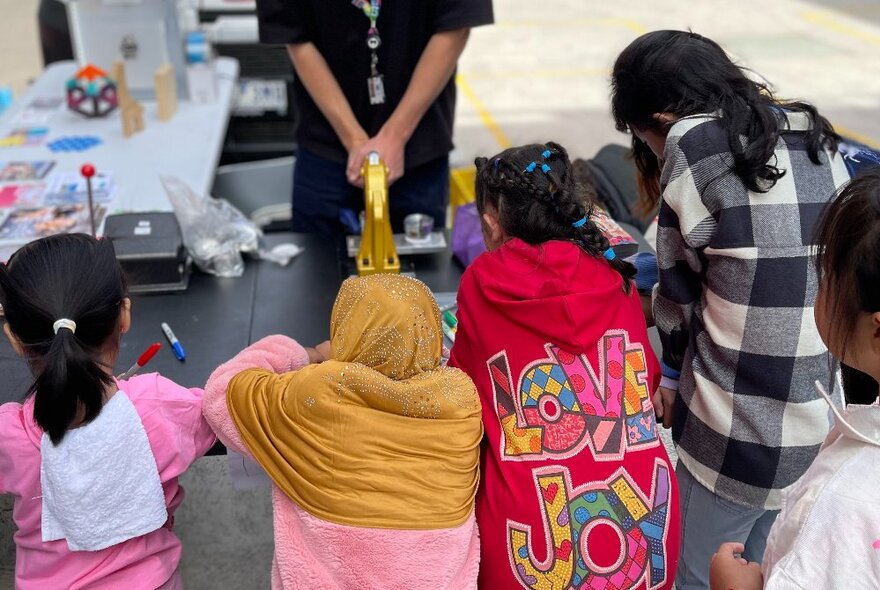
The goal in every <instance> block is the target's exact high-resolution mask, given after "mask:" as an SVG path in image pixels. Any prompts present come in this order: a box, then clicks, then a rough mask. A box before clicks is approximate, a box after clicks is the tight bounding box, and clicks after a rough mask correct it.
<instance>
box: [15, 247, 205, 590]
mask: <svg viewBox="0 0 880 590" xmlns="http://www.w3.org/2000/svg"><path fill="white" fill-rule="evenodd" d="M0 303H2V305H3V310H4V312H5V316H6V323H5V325H4V331H5V332H6V336H7V337H8V338H9V341H10V342H11V344H12V347H13V348H14V349H15V351H16V352H17V353H18V354H20V355H22V356H24V357H26V358H27V359H28V361H29V363H30V365H31V367H32V370H33V372H34V385H33V387H32V389H31V394H30V395H29V396H28V398H27V399H26V400H25V401H24V402H23V403H7V404H4V405H2V406H0V493H4V494H11V495H12V496H13V498H14V509H13V518H14V520H15V524H16V526H17V528H18V531H17V532H16V534H15V544H16V560H15V587H16V588H17V589H19V590H29V589H32V588H33V589H40V590H44V589H46V588H71V589H77V588H90V589H101V588H106V589H111V588H126V590H140V589H144V590H153V589H155V588H163V589H164V588H181V587H182V584H181V580H180V576H179V574H178V571H177V566H178V563H179V562H180V554H181V543H180V540H179V539H178V538H177V536H176V535H175V534H174V532H173V531H172V524H173V521H174V518H173V514H174V511H175V510H176V509H177V507H178V506H179V505H180V503H181V502H182V501H183V489H182V488H181V487H180V486H179V485H178V483H177V478H178V476H179V475H180V474H181V473H183V472H184V471H186V469H187V468H188V467H189V466H190V464H191V463H192V462H193V461H195V459H197V458H198V457H200V456H202V455H203V454H204V453H205V452H206V451H207V450H208V449H209V448H210V447H211V446H212V445H213V444H214V441H215V437H214V434H213V433H212V431H211V429H210V428H209V427H208V425H207V424H206V423H205V421H204V420H203V419H202V415H201V406H202V403H201V402H202V400H201V397H202V392H201V391H200V390H198V389H186V388H183V387H180V386H179V385H176V384H175V383H173V382H171V381H169V380H167V379H164V378H162V377H160V376H159V375H156V374H152V375H143V376H140V377H135V378H132V379H130V380H127V381H120V380H117V379H114V377H113V374H112V368H113V365H114V363H115V361H116V357H117V354H118V352H119V341H120V338H121V337H122V335H123V334H125V332H127V331H128V329H129V326H130V325H131V314H130V308H131V302H130V300H129V299H128V298H127V297H126V291H125V279H124V277H123V273H122V269H121V267H120V266H119V264H118V262H117V261H116V256H115V254H114V251H113V245H112V244H111V243H110V241H109V240H100V241H98V240H95V239H94V238H92V237H89V236H86V235H82V234H69V235H60V236H52V237H49V238H45V239H42V240H38V241H36V242H33V243H31V244H29V245H27V246H25V247H23V248H21V249H20V250H19V251H18V252H16V253H15V254H14V255H13V256H12V258H11V259H10V261H9V264H8V265H7V266H3V265H0Z"/></svg>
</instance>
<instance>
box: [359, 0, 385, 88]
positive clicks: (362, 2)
mask: <svg viewBox="0 0 880 590" xmlns="http://www.w3.org/2000/svg"><path fill="white" fill-rule="evenodd" d="M351 3H352V4H353V5H354V6H355V8H357V9H359V10H361V11H362V12H363V13H364V15H365V16H366V17H367V18H368V19H370V29H369V30H368V31H367V49H369V50H370V77H369V78H367V87H368V89H369V91H370V104H382V103H384V102H385V88H384V85H383V81H382V74H380V73H379V55H378V54H377V53H376V50H378V49H379V46H380V45H382V38H381V37H380V36H379V28H378V27H377V26H376V21H377V20H379V9H381V8H382V0H351Z"/></svg>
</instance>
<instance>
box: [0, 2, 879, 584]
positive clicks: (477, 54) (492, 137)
mask: <svg viewBox="0 0 880 590" xmlns="http://www.w3.org/2000/svg"><path fill="white" fill-rule="evenodd" d="M36 3H37V2H36V0H0V15H2V19H0V85H10V86H12V88H13V89H14V90H15V91H16V93H20V91H21V90H22V89H23V88H24V87H25V86H26V84H27V81H28V80H29V79H31V78H33V77H35V76H36V75H38V73H39V70H40V63H41V62H40V59H39V52H38V44H37V41H36V25H35V14H36ZM495 8H496V17H497V24H496V25H495V26H493V27H484V28H481V29H478V30H475V31H473V33H472V35H471V39H470V43H469V45H468V49H467V51H466V53H465V55H464V56H463V58H462V60H461V62H460V68H459V78H458V82H459V101H458V113H457V117H456V144H457V146H458V147H457V149H456V151H455V152H454V153H453V162H454V163H455V164H458V165H467V164H468V163H470V162H472V161H473V158H474V157H475V156H477V155H486V156H488V155H491V154H494V153H496V152H497V151H499V150H500V149H502V148H504V147H507V146H510V145H517V144H521V143H526V142H534V141H547V140H551V139H552V140H555V141H558V142H559V143H561V144H563V145H565V146H566V147H567V148H568V149H569V151H570V152H571V153H572V155H574V156H583V157H589V156H591V155H592V154H594V153H595V152H596V150H597V149H598V148H600V147H601V146H602V145H604V144H606V143H609V142H618V143H625V142H627V138H626V137H625V136H623V135H621V134H619V133H618V132H617V131H615V130H614V126H613V123H612V121H611V118H610V116H609V108H608V96H609V90H608V77H609V71H610V68H611V65H612V63H613V60H614V58H615V56H616V55H617V54H618V53H619V52H620V50H621V49H623V47H625V46H626V45H627V44H628V43H629V42H630V41H631V40H632V39H634V38H635V37H636V36H638V35H639V34H641V33H643V32H646V31H648V30H652V29H658V28H691V29H693V30H694V31H697V32H699V33H701V34H704V35H706V36H708V37H711V38H713V39H715V40H716V41H718V42H719V43H721V44H722V45H723V46H725V47H726V48H727V49H728V50H729V51H730V52H731V53H732V54H734V55H735V56H737V58H738V59H739V60H741V62H742V63H743V64H744V65H747V66H749V67H750V68H751V69H752V70H753V71H755V72H756V73H757V74H759V75H762V76H764V77H766V79H767V80H769V81H770V82H771V83H772V84H773V86H774V88H775V89H776V92H777V93H778V94H779V95H780V96H783V97H788V98H803V99H806V100H809V101H811V102H814V103H815V104H816V105H817V106H818V107H819V109H820V110H821V112H822V113H823V114H825V116H827V117H828V118H829V119H831V121H832V122H833V123H834V124H835V125H836V126H837V127H838V129H839V130H840V131H841V132H843V133H845V134H847V135H849V136H851V137H854V138H856V139H859V140H861V141H863V142H865V143H868V144H872V145H875V146H878V145H880V116H878V115H880V60H877V59H876V58H875V57H874V56H875V55H876V53H877V51H878V48H880V0H816V1H814V2H806V1H800V0H775V1H773V2H766V1H758V0H739V1H737V2H728V1H726V0H725V1H721V0H705V1H703V2H672V1H669V0H661V1H656V2H648V1H646V0H641V1H636V0H617V1H615V2H597V1H592V2H584V1H583V0H544V1H543V2H540V3H535V2H533V1H526V0H495ZM190 385H195V384H190ZM228 469H229V468H228V464H227V461H226V459H225V458H224V457H212V458H206V459H202V460H200V461H198V462H197V463H196V464H195V466H194V467H193V468H192V469H191V470H190V471H189V472H188V473H187V474H186V475H185V476H184V477H183V481H184V486H185V487H186V489H187V500H186V502H184V505H183V507H182V508H181V510H180V511H179V512H178V517H177V522H176V528H177V530H178V531H179V533H180V535H181V537H182V538H183V540H184V547H185V551H184V558H183V563H182V569H183V575H184V578H185V580H186V582H187V587H188V588H194V589H200V588H205V589H209V588H210V589H223V588H235V589H238V588H247V589H250V588H265V587H267V586H268V579H269V578H268V571H269V564H270V561H271V548H272V532H271V517H270V510H271V505H270V501H269V494H268V489H266V488H258V489H256V490H251V491H236V490H234V489H233V488H232V485H231V482H230V479H229V475H228ZM12 531H13V528H12V525H11V502H10V500H9V498H0V588H11V587H12V581H11V575H10V572H11V570H12V568H13V563H14V549H13V544H12Z"/></svg>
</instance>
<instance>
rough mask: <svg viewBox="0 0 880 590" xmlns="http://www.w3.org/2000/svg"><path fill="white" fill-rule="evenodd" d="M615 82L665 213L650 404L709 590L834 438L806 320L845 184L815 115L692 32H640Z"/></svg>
mask: <svg viewBox="0 0 880 590" xmlns="http://www.w3.org/2000/svg"><path fill="white" fill-rule="evenodd" d="M612 86H613V98H612V103H613V104H612V108H613V112H614V116H615V119H616V122H617V128H618V129H619V130H621V131H626V130H628V131H630V132H631V133H632V134H633V149H634V151H635V155H636V163H637V166H638V168H639V170H640V173H641V174H640V177H641V188H642V191H643V197H644V199H645V202H644V203H643V204H644V207H643V210H645V211H649V210H651V209H653V208H654V206H655V205H656V204H657V202H658V201H659V202H660V213H659V229H658V234H657V259H658V264H659V269H660V282H659V285H658V287H657V288H656V289H655V292H654V306H653V307H654V319H655V322H656V325H657V328H658V329H659V331H660V336H661V340H662V342H663V362H664V368H663V369H664V371H663V372H664V379H663V383H662V384H661V385H662V386H661V388H660V394H659V395H658V396H657V398H656V402H657V414H658V416H662V418H663V424H664V425H665V426H667V427H669V426H670V425H671V426H672V429H673V431H672V435H673V439H674V440H675V442H676V445H677V448H678V453H679V458H680V461H679V463H678V466H677V473H676V475H677V477H678V482H679V486H680V488H681V494H682V498H683V504H682V554H681V562H680V564H679V571H678V578H677V585H678V587H679V588H680V589H681V590H691V589H693V588H705V587H707V586H708V581H709V580H708V568H707V564H708V563H709V558H710V555H711V553H712V548H714V547H717V546H718V544H719V543H720V542H721V541H723V540H727V539H732V540H737V541H740V542H742V543H744V544H745V552H746V557H747V558H748V559H750V560H753V561H758V560H760V559H761V555H762V554H763V553H764V544H765V541H766V538H767V532H768V531H769V529H770V526H771V524H772V522H773V519H774V518H775V517H776V514H777V511H778V510H779V508H780V506H781V498H782V491H783V490H785V489H786V488H787V487H789V486H791V485H792V484H793V483H794V482H795V481H797V479H798V478H799V477H800V476H801V475H802V474H803V473H804V471H806V469H807V467H808V466H809V464H810V462H811V461H812V460H813V458H814V457H815V456H816V453H817V452H818V450H819V445H820V443H821V442H822V439H823V438H824V437H825V435H826V433H827V431H828V419H827V415H826V410H825V408H824V407H823V406H824V403H823V402H822V400H821V399H819V396H818V394H817V393H816V392H815V389H814V387H813V382H814V381H816V380H817V379H819V380H822V381H823V382H828V380H829V375H830V373H829V368H828V363H827V362H825V354H826V351H825V347H824V346H823V345H822V341H821V339H820V338H819V335H818V334H817V333H816V328H815V324H814V322H813V321H812V308H813V305H814V301H815V297H816V277H815V271H814V270H813V259H812V251H811V247H812V244H813V239H812V236H813V225H814V224H815V222H816V220H817V219H818V218H819V215H820V213H821V211H822V209H823V207H824V206H825V204H826V203H827V202H828V200H829V199H830V198H831V196H832V195H833V194H834V191H835V188H836V187H838V186H840V185H841V184H843V183H844V182H846V181H847V180H848V178H849V176H848V174H847V171H846V167H845V165H844V163H843V161H842V160H843V159H842V158H841V157H840V156H839V155H838V154H837V149H836V148H837V141H838V139H839V138H838V136H837V135H836V134H835V133H834V130H833V129H832V127H831V125H830V123H828V121H827V120H826V119H824V118H822V117H821V116H819V114H818V113H817V112H816V109H815V108H814V107H813V106H811V105H809V104H806V103H801V102H796V103H782V102H779V101H777V100H775V99H774V98H773V96H772V94H771V93H770V91H769V89H768V88H767V87H766V86H764V85H763V84H760V83H758V82H755V81H753V80H751V79H750V78H749V77H747V76H746V74H745V73H744V72H743V71H742V70H741V69H740V68H738V67H737V66H736V65H734V63H733V62H731V60H730V58H729V57H728V56H727V54H725V52H724V50H723V49H722V48H721V47H720V46H718V44H716V43H714V42H713V41H710V40H709V39H706V38H705V37H702V36H700V35H697V34H696V33H689V32H686V31H656V32H653V33H648V34H646V35H643V36H642V37H639V38H638V39H636V40H635V41H634V42H633V43H632V44H631V45H630V46H629V47H627V48H626V49H625V50H624V51H623V52H622V53H621V54H620V56H619V57H618V58H617V61H616V63H615V65H614V69H613V72H612ZM661 196H662V200H661ZM679 375H680V381H679Z"/></svg>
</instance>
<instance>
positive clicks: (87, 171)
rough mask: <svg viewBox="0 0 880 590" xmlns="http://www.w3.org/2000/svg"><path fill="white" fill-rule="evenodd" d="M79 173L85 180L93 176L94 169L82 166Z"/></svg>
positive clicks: (89, 166)
mask: <svg viewBox="0 0 880 590" xmlns="http://www.w3.org/2000/svg"><path fill="white" fill-rule="evenodd" d="M79 173H80V174H82V175H83V176H85V177H86V178H91V177H92V176H94V175H95V167H94V166H92V165H91V164H83V165H82V168H80V169H79Z"/></svg>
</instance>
